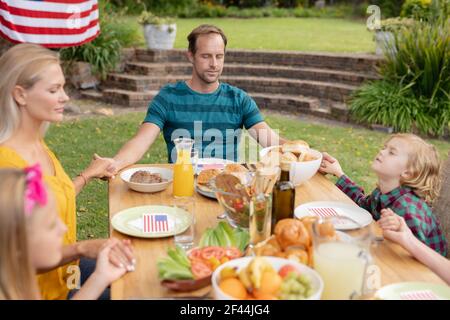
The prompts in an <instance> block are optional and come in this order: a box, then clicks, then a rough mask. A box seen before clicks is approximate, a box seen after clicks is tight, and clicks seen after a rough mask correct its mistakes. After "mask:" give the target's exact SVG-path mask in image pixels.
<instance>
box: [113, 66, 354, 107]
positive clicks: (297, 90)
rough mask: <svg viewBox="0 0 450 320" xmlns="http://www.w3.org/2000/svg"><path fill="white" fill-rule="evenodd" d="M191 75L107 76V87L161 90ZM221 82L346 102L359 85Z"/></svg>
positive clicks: (240, 79)
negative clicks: (168, 84)
mask: <svg viewBox="0 0 450 320" xmlns="http://www.w3.org/2000/svg"><path fill="white" fill-rule="evenodd" d="M189 78H190V76H188V75H174V76H172V75H171V76H165V77H164V76H145V75H135V74H118V73H111V74H108V76H107V79H106V82H105V85H106V86H108V87H110V88H121V89H125V90H130V91H149V90H159V89H160V88H161V87H162V86H164V85H166V84H167V83H174V82H176V81H182V80H187V79H189ZM220 79H221V81H223V82H226V83H229V84H230V85H233V86H236V87H238V88H241V89H243V90H245V91H247V92H260V91H261V90H263V92H265V93H273V94H287V95H304V96H311V97H316V98H320V99H326V100H333V101H341V102H345V101H346V99H347V97H348V96H349V95H350V94H351V92H352V91H353V90H355V89H356V86H351V85H347V84H340V83H331V82H323V81H310V80H297V79H285V78H266V77H249V76H222V77H221V78H220Z"/></svg>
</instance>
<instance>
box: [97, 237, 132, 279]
mask: <svg viewBox="0 0 450 320" xmlns="http://www.w3.org/2000/svg"><path fill="white" fill-rule="evenodd" d="M126 241H128V242H126ZM121 244H125V245H127V246H129V247H130V249H131V243H129V240H124V241H123V242H121V241H119V240H118V239H115V238H111V239H108V240H106V241H105V242H104V244H103V246H102V247H101V248H100V252H99V254H98V257H97V265H96V268H95V271H94V273H93V275H95V277H97V279H99V280H100V281H101V282H102V283H104V284H106V285H109V284H110V283H112V282H113V281H115V280H117V279H119V278H120V277H122V276H123V275H124V274H125V273H127V272H128V271H134V263H133V264H131V265H130V264H126V263H129V262H130V261H124V260H123V258H124V257H123V256H120V255H119V254H118V253H119V252H121V251H122V249H121V248H119V247H120V246H121ZM132 261H133V262H134V259H132Z"/></svg>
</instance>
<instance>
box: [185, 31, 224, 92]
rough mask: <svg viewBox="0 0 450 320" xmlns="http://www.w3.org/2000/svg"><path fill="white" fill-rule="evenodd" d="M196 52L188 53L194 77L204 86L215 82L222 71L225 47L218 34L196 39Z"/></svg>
mask: <svg viewBox="0 0 450 320" xmlns="http://www.w3.org/2000/svg"><path fill="white" fill-rule="evenodd" d="M196 48H197V51H196V52H195V54H192V52H189V53H188V56H189V60H190V61H191V62H192V64H193V69H194V73H195V75H196V76H197V77H198V78H199V79H200V80H201V81H203V82H204V83H205V84H211V83H215V82H217V80H218V79H219V77H220V75H221V74H222V70H223V63H224V58H225V45H224V43H223V39H222V37H221V36H220V35H219V34H216V33H210V34H205V35H201V36H199V37H198V38H197V43H196Z"/></svg>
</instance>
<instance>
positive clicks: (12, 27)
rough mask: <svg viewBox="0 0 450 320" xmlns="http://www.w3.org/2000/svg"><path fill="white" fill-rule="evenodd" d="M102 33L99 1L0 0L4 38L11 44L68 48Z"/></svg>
mask: <svg viewBox="0 0 450 320" xmlns="http://www.w3.org/2000/svg"><path fill="white" fill-rule="evenodd" d="M99 33H100V26H99V13H98V5H97V0H42V1H37V0H0V35H2V36H3V37H4V38H6V39H8V40H10V41H11V42H15V43H21V42H29V43H37V44H41V45H43V46H46V47H53V48H56V47H68V46H77V45H81V44H83V43H86V42H89V41H91V40H93V39H94V38H95V37H97V35H98V34H99Z"/></svg>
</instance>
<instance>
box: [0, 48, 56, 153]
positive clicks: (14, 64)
mask: <svg viewBox="0 0 450 320" xmlns="http://www.w3.org/2000/svg"><path fill="white" fill-rule="evenodd" d="M55 63H56V64H60V60H59V56H58V53H56V52H53V51H51V50H49V49H46V48H44V47H42V46H39V45H36V44H29V43H23V44H18V45H15V46H14V47H12V48H10V49H9V50H8V51H6V52H5V53H4V54H3V55H2V56H1V58H0V75H1V77H0V144H1V143H3V142H5V141H6V140H8V139H9V138H10V137H11V136H12V135H13V133H14V132H15V131H16V130H17V128H18V127H19V123H20V112H19V107H18V105H17V102H16V101H15V100H14V98H13V96H12V92H13V89H14V87H15V86H21V87H23V88H24V89H30V88H31V87H33V85H34V84H35V83H36V82H38V81H39V80H41V77H40V74H41V73H42V71H43V70H44V69H45V68H46V67H48V66H49V65H51V64H55ZM47 128H48V123H44V124H43V125H42V128H41V130H42V134H44V133H45V131H46V129H47Z"/></svg>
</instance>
